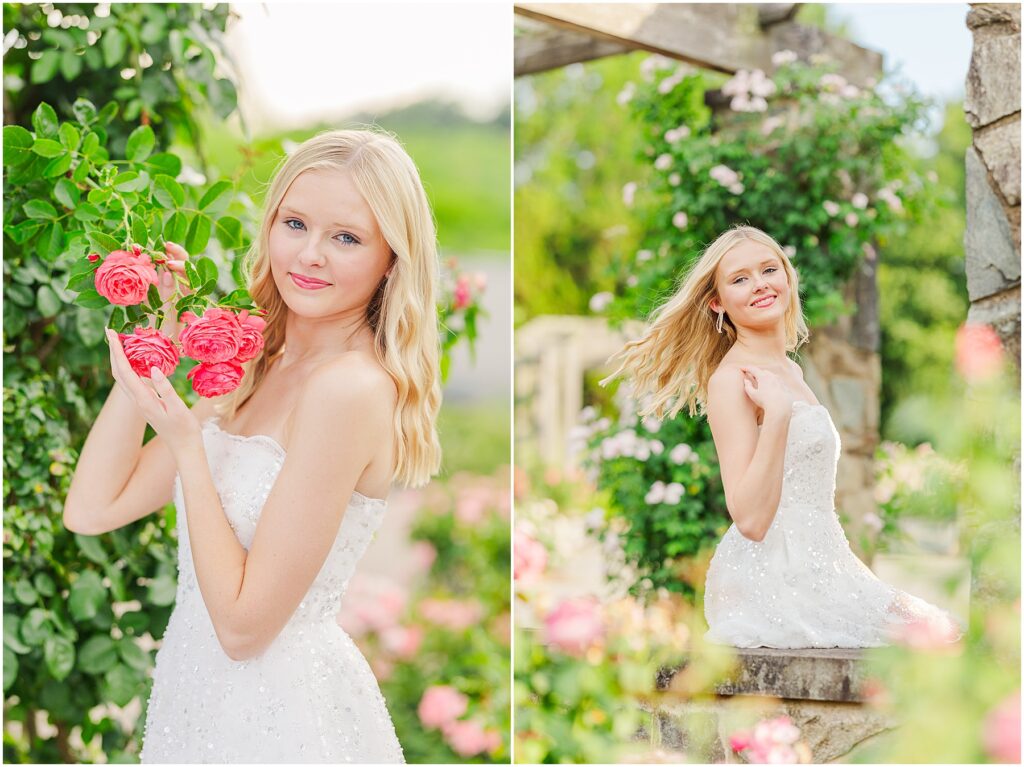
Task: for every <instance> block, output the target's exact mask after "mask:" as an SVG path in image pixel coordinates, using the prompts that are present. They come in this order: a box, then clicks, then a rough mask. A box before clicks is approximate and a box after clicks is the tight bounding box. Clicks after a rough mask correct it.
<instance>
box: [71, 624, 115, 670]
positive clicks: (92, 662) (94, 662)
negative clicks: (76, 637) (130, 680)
mask: <svg viewBox="0 0 1024 767" xmlns="http://www.w3.org/2000/svg"><path fill="white" fill-rule="evenodd" d="M116 664H117V644H116V643H115V642H114V640H113V639H111V638H110V637H108V636H104V635H102V634H98V635H96V636H92V637H89V638H88V639H87V640H85V643H84V644H83V645H82V649H81V650H80V651H79V653H78V667H79V668H80V669H81V670H82V671H84V672H85V673H87V674H103V673H105V672H107V671H109V670H110V669H112V668H113V667H114V666H115V665H116Z"/></svg>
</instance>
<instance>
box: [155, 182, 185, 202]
mask: <svg viewBox="0 0 1024 767" xmlns="http://www.w3.org/2000/svg"><path fill="white" fill-rule="evenodd" d="M153 185H154V187H155V188H154V189H153V198H154V199H155V200H156V201H157V203H159V204H160V206H161V207H164V208H180V207H181V206H182V205H183V204H184V202H185V190H184V189H183V188H182V186H181V184H179V183H178V182H177V181H175V180H174V179H173V178H171V177H170V176H165V175H163V174H160V175H158V176H157V177H156V178H155V179H154V180H153Z"/></svg>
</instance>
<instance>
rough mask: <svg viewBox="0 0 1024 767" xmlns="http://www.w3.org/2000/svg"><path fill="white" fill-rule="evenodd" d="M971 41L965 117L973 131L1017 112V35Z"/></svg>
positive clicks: (1018, 93)
mask: <svg viewBox="0 0 1024 767" xmlns="http://www.w3.org/2000/svg"><path fill="white" fill-rule="evenodd" d="M979 38H980V36H977V37H976V38H975V41H974V51H973V53H972V55H971V65H970V67H969V68H968V70H967V85H966V89H965V94H964V113H965V114H966V116H967V122H968V124H970V126H971V127H973V128H980V127H982V126H984V125H989V124H991V123H993V122H995V121H996V120H998V119H1000V118H1001V117H1006V116H1007V115H1012V114H1013V113H1014V112H1019V111H1020V35H1019V34H1017V35H1001V36H998V37H992V38H989V39H979Z"/></svg>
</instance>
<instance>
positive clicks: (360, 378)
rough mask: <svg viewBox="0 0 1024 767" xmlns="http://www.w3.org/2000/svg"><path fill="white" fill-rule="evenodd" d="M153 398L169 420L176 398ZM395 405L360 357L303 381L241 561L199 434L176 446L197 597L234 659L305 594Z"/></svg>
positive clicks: (384, 436)
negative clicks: (284, 446) (279, 461)
mask: <svg viewBox="0 0 1024 767" xmlns="http://www.w3.org/2000/svg"><path fill="white" fill-rule="evenodd" d="M156 391H157V394H159V395H160V396H161V397H163V398H164V401H167V402H168V406H167V409H168V412H169V413H173V411H174V410H175V406H174V402H173V400H174V396H175V395H174V394H173V390H171V391H170V392H167V390H166V382H165V381H160V380H159V379H158V380H157V381H156ZM395 399H396V394H395V388H394V385H393V383H392V382H391V379H390V378H389V377H388V376H387V374H386V373H384V371H382V370H380V369H379V368H376V367H374V366H372V365H370V364H367V363H366V362H365V361H363V360H360V359H358V358H353V357H345V358H342V359H341V360H338V361H336V362H334V363H331V364H330V365H328V366H325V367H324V368H321V369H320V370H318V371H317V372H316V373H314V374H313V375H312V376H310V378H309V379H307V381H306V382H305V384H304V385H303V391H302V392H301V393H300V395H299V399H298V403H297V404H296V406H295V413H294V425H293V428H292V435H293V436H292V438H291V440H290V443H289V447H288V454H287V456H286V457H285V461H284V464H283V466H282V467H281V471H280V473H279V474H278V476H277V479H276V481H275V482H274V486H273V487H272V488H271V491H270V494H269V496H268V497H267V500H266V503H265V504H264V507H263V511H262V513H261V515H260V521H259V523H258V524H257V526H256V533H255V537H254V539H253V542H252V546H251V547H250V549H249V551H248V552H247V551H246V550H245V549H244V548H243V547H242V545H241V544H240V543H239V542H238V539H237V538H236V537H235V533H234V531H233V530H232V529H231V525H230V524H229V523H228V520H227V518H226V517H225V515H224V509H223V506H222V505H221V502H220V498H219V497H218V494H217V490H216V487H215V486H214V483H213V478H212V476H211V473H210V468H209V464H208V462H207V456H206V452H205V450H204V448H203V445H202V438H201V434H200V435H198V436H190V435H186V436H185V437H184V438H183V439H181V440H176V441H175V443H176V445H177V447H176V449H175V457H176V460H177V463H178V473H179V474H180V476H181V482H182V490H183V492H184V498H185V510H186V515H187V519H188V529H189V541H190V545H191V547H192V559H193V561H194V563H195V568H196V578H197V580H198V583H199V590H200V592H201V593H202V595H203V601H204V602H205V603H206V608H207V610H208V611H209V613H210V618H211V619H212V621H213V626H214V629H215V630H216V632H217V637H218V639H219V640H220V643H221V646H222V647H223V648H224V651H225V652H226V653H227V654H228V656H230V657H231V658H233V659H235V660H244V659H247V658H251V657H254V656H256V655H259V654H260V653H261V652H263V650H264V649H266V647H267V646H268V645H269V644H270V643H271V641H273V639H274V637H276V636H277V635H278V633H280V631H281V629H282V628H284V625H285V624H286V623H287V622H288V619H289V618H291V616H292V613H294V612H295V609H296V607H298V604H299V602H300V601H301V600H302V598H303V597H304V596H305V594H306V592H307V591H308V590H309V586H310V584H312V582H313V579H314V578H315V577H316V575H317V573H318V572H319V571H320V568H321V567H322V566H323V563H324V560H325V559H326V558H327V554H328V552H329V551H330V549H331V547H332V545H333V544H334V540H335V538H336V537H337V534H338V529H339V527H340V526H341V520H342V516H343V514H344V512H345V509H346V507H347V506H348V502H349V499H350V498H351V496H352V493H353V491H354V490H355V486H356V484H357V482H358V481H359V478H360V477H361V476H362V474H363V472H364V470H365V469H366V467H367V466H369V465H370V463H371V462H372V461H373V460H374V458H375V456H376V455H377V454H378V452H379V450H380V447H381V446H382V445H383V444H385V440H390V438H391V435H392V434H393V431H394V428H393V425H392V422H391V414H392V412H393V409H394V403H395ZM158 420H159V417H158ZM154 426H155V427H156V426H157V424H154ZM339 435H343V437H342V438H341V439H339Z"/></svg>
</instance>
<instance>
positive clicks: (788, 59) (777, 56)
mask: <svg viewBox="0 0 1024 767" xmlns="http://www.w3.org/2000/svg"><path fill="white" fill-rule="evenodd" d="M796 59H797V55H796V53H794V52H793V51H791V50H788V49H787V50H784V51H775V53H773V54H772V64H773V65H774V66H777V67H781V66H784V65H786V64H792V63H793V62H794V61H796Z"/></svg>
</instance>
